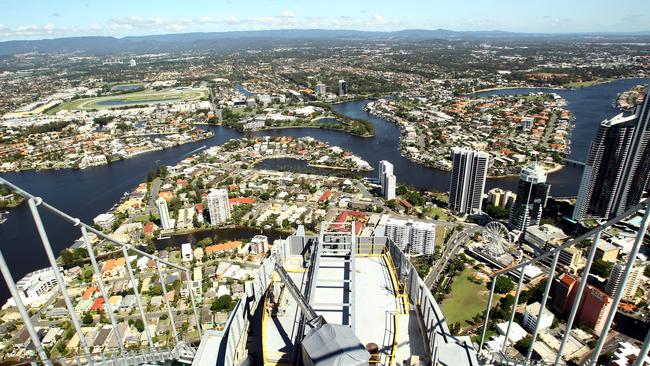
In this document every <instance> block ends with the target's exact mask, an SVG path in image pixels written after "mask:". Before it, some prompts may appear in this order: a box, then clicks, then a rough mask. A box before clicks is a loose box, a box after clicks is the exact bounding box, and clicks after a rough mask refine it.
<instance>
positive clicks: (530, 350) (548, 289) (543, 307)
mask: <svg viewBox="0 0 650 366" xmlns="http://www.w3.org/2000/svg"><path fill="white" fill-rule="evenodd" d="M560 253H562V249H560V248H557V251H556V252H555V255H554V256H553V263H552V264H551V268H550V270H549V272H548V279H547V280H546V288H545V289H544V296H542V302H541V303H540V306H539V314H537V321H536V322H535V330H534V331H533V334H532V336H531V339H530V341H531V342H530V347H529V348H528V353H527V354H526V360H524V366H525V365H526V364H528V362H530V358H531V356H532V355H533V346H535V341H537V333H538V332H539V325H540V323H541V322H542V317H543V316H544V310H546V300H548V293H549V292H551V285H553V277H555V267H557V261H558V259H559V258H560Z"/></svg>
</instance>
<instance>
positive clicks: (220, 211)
mask: <svg viewBox="0 0 650 366" xmlns="http://www.w3.org/2000/svg"><path fill="white" fill-rule="evenodd" d="M208 211H210V223H211V224H212V225H218V224H223V223H224V222H226V221H228V220H230V205H229V204H228V191H226V190H225V189H215V190H213V191H212V192H210V194H208Z"/></svg>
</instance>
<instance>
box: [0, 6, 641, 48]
mask: <svg viewBox="0 0 650 366" xmlns="http://www.w3.org/2000/svg"><path fill="white" fill-rule="evenodd" d="M3 5H4V7H5V11H4V12H3V13H4V16H2V17H0V41H9V40H21V39H44V38H60V37H74V36H92V35H101V36H115V37H124V36H141V35H154V34H168V33H186V32H227V31H241V30H271V29H346V30H364V31H398V30H404V29H432V30H433V29H449V30H455V31H492V30H499V31H506V32H518V33H576V32H577V33H593V32H614V33H620V32H644V33H647V32H649V31H650V29H649V27H648V26H647V24H646V23H645V22H644V19H645V18H646V17H645V16H643V14H644V13H645V14H648V13H650V5H649V4H648V3H647V2H644V1H634V2H633V3H628V4H627V7H622V6H620V5H619V3H617V2H614V1H599V4H598V5H597V6H594V4H593V3H592V2H588V1H577V2H561V1H556V0H552V1H550V2H544V3H543V4H542V3H540V4H532V3H520V2H516V1H510V0H509V1H503V2H501V3H500V4H497V5H495V4H490V5H489V6H487V5H486V4H484V3H482V2H480V1H477V0H472V1H470V2H469V3H468V2H462V3H444V4H435V3H421V2H416V1H407V2H406V3H404V2H400V3H399V4H398V3H394V2H389V1H381V2H379V3H377V2H372V3H371V2H368V1H359V2H353V3H349V2H341V1H335V3H334V4H331V3H328V4H325V3H323V4H318V3H300V2H295V1H273V2H259V3H257V4H255V6H249V5H250V4H246V5H243V4H241V3H239V2H235V1H226V2H223V3H219V4H206V3H203V2H201V1H190V2H183V3H182V4H180V3H178V4H166V6H165V7H160V6H156V5H157V4H155V3H152V2H150V1H143V2H137V3H132V2H123V1H118V2H112V3H110V4H108V3H98V2H82V1H70V2H65V3H52V2H47V1H26V2H24V1H23V2H17V1H10V2H7V3H5V4H3ZM35 9H36V11H35ZM629 9H635V11H634V12H630V11H629ZM81 14H83V15H81Z"/></svg>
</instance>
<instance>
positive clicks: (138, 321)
mask: <svg viewBox="0 0 650 366" xmlns="http://www.w3.org/2000/svg"><path fill="white" fill-rule="evenodd" d="M134 325H135V328H136V329H137V330H138V332H142V331H144V323H143V322H142V319H136V320H135V322H134Z"/></svg>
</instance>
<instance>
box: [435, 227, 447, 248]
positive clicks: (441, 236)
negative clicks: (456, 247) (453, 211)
mask: <svg viewBox="0 0 650 366" xmlns="http://www.w3.org/2000/svg"><path fill="white" fill-rule="evenodd" d="M446 233H447V227H446V226H442V225H441V226H438V227H437V228H436V241H435V243H436V247H438V246H442V245H443V244H445V234H446Z"/></svg>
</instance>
